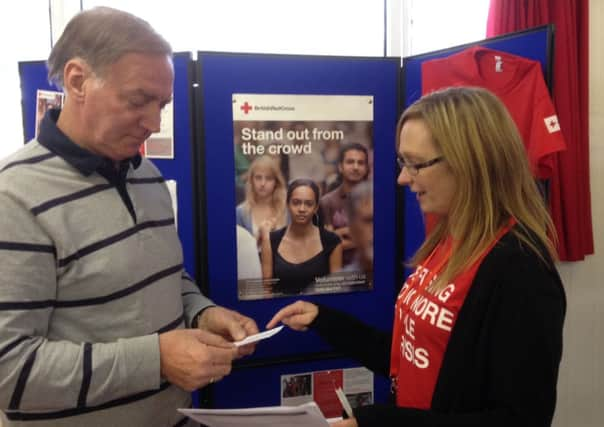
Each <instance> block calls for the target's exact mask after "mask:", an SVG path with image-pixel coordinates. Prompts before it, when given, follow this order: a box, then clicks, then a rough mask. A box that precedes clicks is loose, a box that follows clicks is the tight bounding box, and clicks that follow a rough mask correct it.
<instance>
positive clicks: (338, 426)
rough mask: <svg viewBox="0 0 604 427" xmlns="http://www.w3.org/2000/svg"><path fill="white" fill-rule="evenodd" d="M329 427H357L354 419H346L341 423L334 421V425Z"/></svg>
mask: <svg viewBox="0 0 604 427" xmlns="http://www.w3.org/2000/svg"><path fill="white" fill-rule="evenodd" d="M330 426H331V427H359V425H358V424H357V420H356V419H354V418H348V419H346V420H342V421H336V422H335V423H332V424H330Z"/></svg>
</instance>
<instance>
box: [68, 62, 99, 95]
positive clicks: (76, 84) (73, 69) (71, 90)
mask: <svg viewBox="0 0 604 427" xmlns="http://www.w3.org/2000/svg"><path fill="white" fill-rule="evenodd" d="M92 75H93V73H92V70H91V69H90V66H89V65H88V64H87V63H86V61H84V60H83V59H81V58H72V59H70V60H69V61H67V63H66V64H65V67H64V68H63V85H64V89H65V93H66V94H67V95H68V96H69V97H71V99H73V100H74V101H76V102H78V103H79V102H82V101H83V100H84V98H85V97H86V88H87V85H86V81H87V80H88V79H89V78H90V77H92Z"/></svg>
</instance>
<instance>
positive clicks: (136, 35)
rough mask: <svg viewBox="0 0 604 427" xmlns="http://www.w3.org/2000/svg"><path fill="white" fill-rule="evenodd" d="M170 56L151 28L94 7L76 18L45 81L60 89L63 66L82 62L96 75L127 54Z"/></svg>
mask: <svg viewBox="0 0 604 427" xmlns="http://www.w3.org/2000/svg"><path fill="white" fill-rule="evenodd" d="M133 52H137V53H149V54H165V55H172V47H171V46H170V44H169V43H168V42H167V41H166V40H165V39H164V38H163V37H162V36H161V35H160V34H159V33H157V32H156V31H155V30H154V29H153V27H151V25H150V24H149V23H148V22H147V21H145V20H144V19H141V18H139V17H137V16H134V15H132V14H130V13H127V12H124V11H121V10H117V9H112V8H109V7H95V8H93V9H89V10H86V11H83V12H80V13H79V14H77V15H76V16H75V17H74V18H73V19H72V20H71V21H69V23H68V24H67V26H66V27H65V31H63V34H62V35H61V37H60V38H59V40H58V41H57V43H56V44H55V45H54V47H53V49H52V51H51V52H50V56H49V57H48V61H47V66H48V79H49V80H50V81H51V82H54V83H56V84H57V85H59V86H61V87H63V84H64V82H63V70H64V68H65V64H67V62H68V61H69V60H71V59H73V58H81V59H83V60H84V61H86V63H87V64H88V65H89V66H90V67H91V68H92V70H93V71H94V73H95V74H98V75H99V76H102V74H103V72H104V69H105V68H106V67H107V66H109V65H111V64H113V63H115V62H116V61H117V60H119V59H120V58H121V57H122V56H123V55H125V54H127V53H133Z"/></svg>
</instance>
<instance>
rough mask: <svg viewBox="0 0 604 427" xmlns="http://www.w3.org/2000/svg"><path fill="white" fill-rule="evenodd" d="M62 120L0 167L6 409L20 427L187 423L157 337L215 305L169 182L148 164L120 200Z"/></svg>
mask: <svg viewBox="0 0 604 427" xmlns="http://www.w3.org/2000/svg"><path fill="white" fill-rule="evenodd" d="M52 114H54V117H52ZM57 117H58V112H52V113H51V114H49V115H47V116H46V117H45V119H44V123H43V128H42V130H41V132H40V137H39V141H38V140H34V141H31V142H30V143H28V144H27V145H25V146H24V147H23V148H22V149H21V150H19V151H18V152H17V153H15V154H14V155H12V156H11V157H9V158H7V159H5V160H3V161H2V162H0V218H1V220H0V409H1V410H2V411H4V412H5V413H6V416H7V418H8V419H9V426H19V425H30V424H31V425H35V426H47V425H48V426H50V425H52V426H88V427H89V426H97V425H98V426H104V427H106V426H145V427H149V426H174V425H185V424H186V420H184V419H183V417H182V416H180V415H179V414H178V413H177V412H176V408H178V407H187V406H189V405H190V395H189V393H187V392H185V391H183V390H181V389H179V388H177V387H175V386H172V385H170V384H168V383H166V382H165V380H163V379H162V378H161V377H160V358H159V343H158V333H160V332H162V331H167V330H170V329H174V328H183V327H185V325H189V324H190V320H191V318H192V316H193V315H194V314H195V313H197V312H199V311H200V310H202V309H203V308H205V307H207V306H208V305H210V304H211V302H210V301H209V300H208V299H207V298H205V297H204V296H203V295H201V294H200V292H199V289H198V288H197V286H196V285H195V284H194V283H193V281H192V280H191V279H190V278H189V277H188V275H187V274H186V272H185V271H184V269H183V265H182V262H183V258H182V249H181V245H180V242H179V240H178V236H177V233H176V230H175V227H174V217H173V211H172V206H171V201H170V195H169V193H168V190H167V187H166V185H165V183H164V180H163V178H162V176H161V174H160V173H159V171H158V170H157V168H156V167H155V166H154V165H153V164H152V163H151V162H150V161H148V160H146V159H140V158H136V159H134V161H132V162H126V163H124V170H123V174H122V177H121V182H122V185H121V186H122V190H121V194H120V191H118V187H120V185H118V184H116V182H117V181H114V182H112V180H108V179H107V178H106V177H105V176H103V174H102V173H99V172H98V171H97V170H95V171H92V170H86V167H90V162H89V160H91V159H93V160H94V157H95V156H93V155H92V154H90V153H88V152H84V150H82V149H81V148H79V147H78V146H76V145H75V144H73V143H71V142H70V141H69V140H68V139H67V138H66V137H65V136H64V135H63V134H62V133H61V132H60V131H59V130H58V129H57V128H56V126H55V123H54V122H55V120H56V118H57ZM42 141H43V142H42ZM53 144H56V149H55V148H53V147H54V146H53ZM70 144H71V145H70ZM82 159H83V160H84V161H83V162H81V161H82ZM97 159H99V158H98V157H97ZM78 162H79V163H78ZM86 162H88V164H86ZM92 163H93V164H94V162H92ZM118 181H120V179H118ZM126 199H128V200H129V201H130V203H126V202H125V200H126ZM129 204H130V206H128V205H129Z"/></svg>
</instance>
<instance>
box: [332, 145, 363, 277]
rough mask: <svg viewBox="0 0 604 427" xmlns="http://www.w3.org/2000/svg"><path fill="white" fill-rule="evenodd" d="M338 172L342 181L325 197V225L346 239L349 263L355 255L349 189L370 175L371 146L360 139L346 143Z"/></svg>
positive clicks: (343, 239)
mask: <svg viewBox="0 0 604 427" xmlns="http://www.w3.org/2000/svg"><path fill="white" fill-rule="evenodd" d="M338 172H339V174H340V179H341V184H340V185H339V186H338V187H336V188H335V189H333V190H332V191H330V192H329V193H327V194H325V195H324V196H323V197H321V201H320V208H321V218H322V221H323V225H324V226H325V228H327V229H328V230H331V231H334V232H335V233H336V234H337V235H338V236H340V238H341V239H342V247H343V249H344V253H343V264H344V266H346V265H347V264H350V263H351V262H352V260H353V258H354V252H355V244H354V242H353V241H352V239H351V238H350V230H349V228H348V223H349V219H348V215H347V214H346V210H345V207H344V206H345V202H346V199H347V197H348V193H350V192H351V191H352V189H353V188H354V187H355V186H356V185H358V184H359V183H361V182H363V181H365V180H366V179H367V176H369V153H368V151H367V147H365V146H364V145H363V144H360V143H358V142H351V143H348V144H345V145H343V146H342V148H341V149H340V154H339V158H338Z"/></svg>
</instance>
